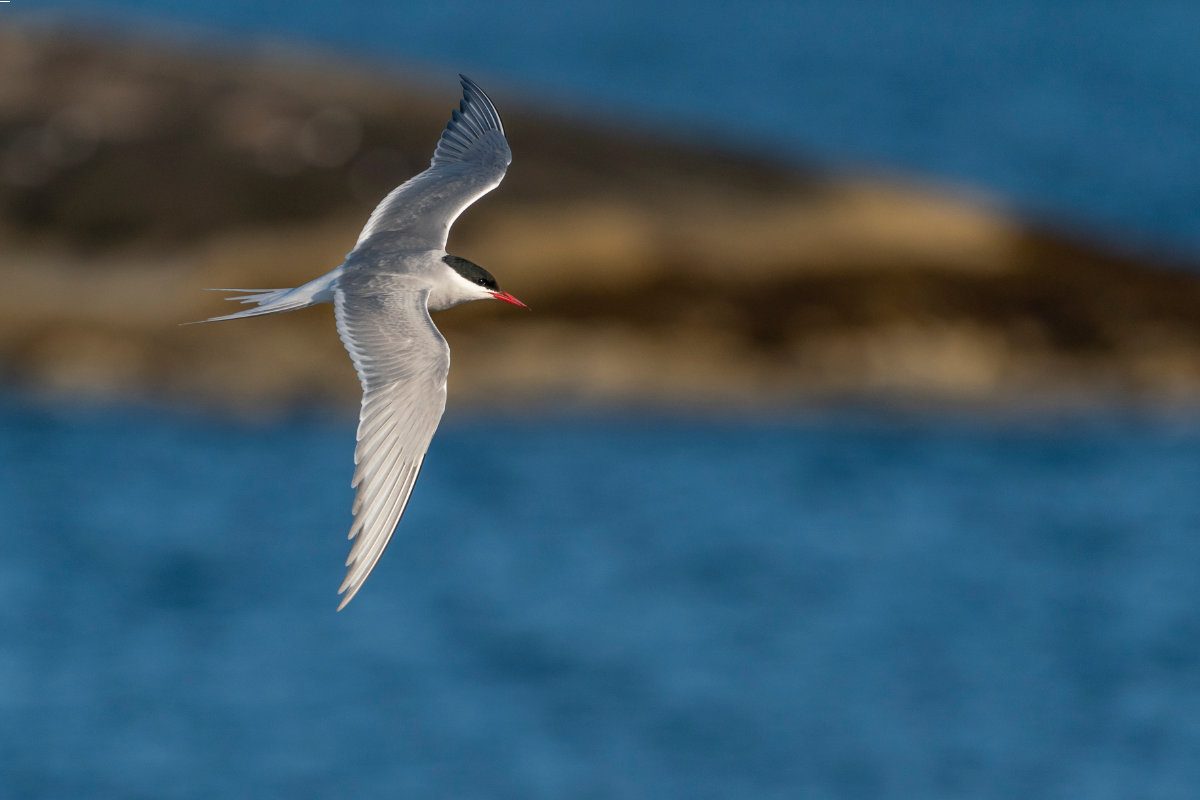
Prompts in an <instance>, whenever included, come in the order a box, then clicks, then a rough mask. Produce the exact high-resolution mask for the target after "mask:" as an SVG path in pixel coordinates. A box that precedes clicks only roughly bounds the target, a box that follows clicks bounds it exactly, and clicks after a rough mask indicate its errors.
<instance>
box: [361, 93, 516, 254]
mask: <svg viewBox="0 0 1200 800" xmlns="http://www.w3.org/2000/svg"><path fill="white" fill-rule="evenodd" d="M458 77H459V78H460V79H461V80H462V87H463V99H462V102H461V103H459V106H458V111H455V112H453V114H451V116H450V122H449V123H448V124H447V125H446V130H444V131H442V138H441V139H439V140H438V143H437V149H436V150H434V151H433V160H432V161H431V162H430V164H429V169H427V170H425V171H424V172H422V173H421V174H420V175H417V176H416V177H415V178H412V179H411V180H409V181H407V182H406V183H403V184H401V185H400V186H398V187H396V188H395V189H393V190H392V192H391V194H389V195H388V196H387V197H385V198H383V202H382V203H380V204H379V205H378V206H377V207H376V208H375V210H374V211H373V212H371V217H370V219H368V220H367V225H366V227H365V228H363V230H362V233H360V234H359V235H358V241H357V242H356V243H355V245H354V246H355V247H358V246H359V245H361V244H362V243H363V242H365V241H366V240H367V239H369V238H371V236H372V235H374V234H376V233H378V232H380V231H394V232H399V233H403V234H405V235H406V236H407V238H408V239H409V240H410V241H411V242H412V247H413V249H414V250H444V249H445V248H446V238H447V236H449V233H450V226H451V225H453V224H454V220H456V219H458V215H459V214H461V213H462V212H463V209H465V208H466V207H467V206H469V205H471V203H474V202H475V201H476V200H478V199H479V198H480V197H483V196H484V195H485V194H487V193H488V192H490V191H491V190H492V189H495V188H496V187H497V186H499V185H500V181H501V180H503V179H504V173H505V171H506V170H507V169H508V165H509V164H510V163H511V162H512V152H511V151H510V150H509V149H508V140H506V139H505V138H504V126H503V125H502V124H501V123H500V114H499V113H498V112H497V111H496V107H495V106H494V105H492V101H491V100H490V99H489V98H488V96H487V95H486V94H484V93H483V90H482V89H480V88H479V87H478V86H476V85H475V82H474V81H472V80H471V79H470V78H468V77H466V76H465V75H459V76H458Z"/></svg>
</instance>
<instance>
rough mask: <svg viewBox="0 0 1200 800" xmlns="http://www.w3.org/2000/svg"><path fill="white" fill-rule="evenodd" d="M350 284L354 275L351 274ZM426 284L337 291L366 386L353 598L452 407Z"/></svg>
mask: <svg viewBox="0 0 1200 800" xmlns="http://www.w3.org/2000/svg"><path fill="white" fill-rule="evenodd" d="M346 282H347V283H349V282H350V281H349V279H346ZM428 298H429V291H428V290H427V289H416V288H412V289H405V288H402V289H400V290H395V289H392V290H390V291H369V290H367V288H364V287H355V286H354V285H348V286H346V287H345V288H342V287H339V288H338V289H337V290H336V291H335V292H334V314H335V316H336V318H337V329H338V335H339V336H341V338H342V343H343V344H344V345H345V346H346V350H347V352H349V354H350V359H351V361H353V362H354V369H355V370H356V371H357V372H358V379H359V381H360V382H361V383H362V387H363V400H362V410H361V413H360V414H359V422H358V445H357V447H356V448H355V451H354V463H355V465H356V467H355V471H354V480H353V484H352V485H353V486H355V487H357V489H358V492H357V494H356V495H355V499H354V523H353V524H352V525H351V527H350V533H349V538H350V539H354V540H355V542H354V545H353V546H352V547H351V549H350V555H349V557H348V558H347V559H346V578H345V580H344V581H343V582H342V585H341V587H340V588H339V589H338V593H339V594H343V593H344V594H345V597H343V598H342V601H341V604H340V605H339V606H338V610H339V611H340V610H341V609H343V608H345V606H346V604H347V603H349V602H350V600H351V599H353V598H354V595H355V594H357V593H358V590H359V589H360V588H362V585H363V582H364V581H366V579H367V576H368V575H370V574H371V570H372V569H374V568H375V565H376V564H377V563H378V562H379V557H380V556H381V555H383V551H384V549H385V548H386V547H387V545H388V542H389V541H390V540H391V538H392V532H393V531H394V530H395V529H396V524H397V523H398V522H399V521H400V516H401V515H402V514H403V513H404V508H405V506H406V505H407V504H408V498H409V495H410V494H411V493H412V489H413V484H414V483H416V480H417V474H418V473H419V472H420V470H421V463H422V462H423V461H424V459H425V452H426V450H427V449H428V448H429V442H430V440H432V439H433V434H434V431H436V430H437V426H438V422H439V421H440V420H441V418H442V412H443V411H444V410H445V408H446V376H447V374H448V373H449V370H450V349H449V347H447V345H446V340H445V339H444V338H443V337H442V335H441V333H440V332H439V331H438V329H437V328H436V327H435V326H434V324H433V320H431V319H430V318H429V309H428V306H427V303H428Z"/></svg>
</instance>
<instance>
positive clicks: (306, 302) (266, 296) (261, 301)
mask: <svg viewBox="0 0 1200 800" xmlns="http://www.w3.org/2000/svg"><path fill="white" fill-rule="evenodd" d="M339 271H340V268H339V269H335V270H333V271H332V272H327V273H325V274H324V275H322V276H321V277H319V278H316V279H315V280H311V281H309V282H308V283H306V284H304V285H303V286H297V287H296V288H294V289H209V291H210V292H240V294H236V295H234V296H233V297H227V298H225V299H226V300H232V301H234V302H235V303H241V304H243V305H253V308H247V309H246V310H245V311H237V312H234V313H233V314H224V315H222V316H219V317H209V318H208V319H202V320H200V322H220V321H222V320H227V319H242V318H243V317H259V316H262V315H263V314H278V313H279V312H281V311H295V310H296V309H298V308H307V307H308V306H312V305H316V304H317V303H328V302H330V301H331V300H333V283H334V281H335V280H337V276H338V272H339ZM186 324H195V323H186Z"/></svg>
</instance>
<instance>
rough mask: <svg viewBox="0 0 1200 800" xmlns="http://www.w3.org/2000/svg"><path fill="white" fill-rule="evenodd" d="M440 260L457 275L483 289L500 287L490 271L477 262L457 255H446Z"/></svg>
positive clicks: (493, 289)
mask: <svg viewBox="0 0 1200 800" xmlns="http://www.w3.org/2000/svg"><path fill="white" fill-rule="evenodd" d="M442 261H444V262H446V264H447V265H449V267H450V268H451V269H453V270H454V271H455V272H457V273H458V274H459V275H462V276H463V277H464V278H466V279H467V280H469V281H470V282H471V283H475V284H478V285H479V286H482V287H483V288H485V289H491V290H492V291H493V292H495V291H499V290H500V287H499V285H497V283H496V279H495V278H493V277H492V273H490V272H488V271H487V270H486V269H484V268H483V267H481V266H479V265H478V264H474V263H472V262H470V261H467V260H466V259H465V258H459V257H458V256H452V255H446V256H445V257H443V258H442Z"/></svg>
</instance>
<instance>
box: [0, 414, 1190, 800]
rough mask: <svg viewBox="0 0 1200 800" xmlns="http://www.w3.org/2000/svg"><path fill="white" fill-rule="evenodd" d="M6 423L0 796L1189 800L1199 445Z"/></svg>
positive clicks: (618, 427) (572, 424) (848, 432)
mask: <svg viewBox="0 0 1200 800" xmlns="http://www.w3.org/2000/svg"><path fill="white" fill-rule="evenodd" d="M352 445H353V419H351V418H350V417H349V416H346V417H341V416H334V417H326V416H320V415H314V414H309V415H303V414H302V415H297V416H292V417H289V418H286V419H281V420H275V421H265V422H264V421H260V422H247V421H230V420H227V419H223V418H218V417H211V416H204V415H197V414H186V413H181V412H168V411H160V410H154V409H147V408H91V409H79V408H71V407H66V406H62V405H55V404H47V403H42V402H36V403H35V402H34V401H31V400H26V399H21V398H13V397H11V396H10V397H9V398H8V399H6V400H4V401H3V402H2V403H0V470H2V472H0V520H2V521H3V529H4V530H3V535H2V536H0V797H3V798H83V797H87V798H214V797H255V798H330V797H371V798H374V797H389V798H391V797H421V798H427V797H438V798H441V797H445V798H514V799H516V798H667V797H678V798H756V799H758V798H797V797H805V798H871V799H872V800H876V799H877V798H921V799H922V800H935V799H936V798H967V797H969V798H997V799H998V800H999V799H1001V798H1003V799H1004V800H1009V799H1010V798H1014V797H1021V798H1034V799H1037V798H1064V800H1065V799H1068V798H1069V799H1070V800H1079V799H1080V798H1089V799H1099V798H1112V800H1126V799H1127V798H1131V797H1138V798H1156V799H1160V798H1161V799H1165V798H1180V799H1181V800H1183V799H1185V798H1187V799H1190V798H1194V797H1196V796H1197V787H1200V492H1198V491H1197V484H1198V479H1200V420H1196V419H1190V420H1189V419H1168V418H1154V417H1145V416H1139V415H1134V414H1119V413H1113V414H1093V415H1088V416H1082V417H1076V418H1073V419H1065V418H1063V419H1032V418H1025V419H1022V418H1013V419H1007V420H1002V419H992V420H986V421H985V420H981V419H967V418H963V419H956V418H953V417H950V418H947V417H945V416H940V417H937V418H934V417H932V416H920V415H913V416H906V415H900V414H896V413H865V412H864V413H861V414H856V413H849V412H841V413H834V412H829V413H817V412H812V413H807V414H802V415H796V416H791V417H786V418H779V419H773V420H772V419H767V420H759V421H742V422H721V421H714V420H711V419H710V420H705V419H691V420H689V419H680V418H678V417H671V416H668V415H661V414H660V415H646V414H637V413H633V412H628V413H625V414H622V415H607V416H590V417H576V416H563V417H560V418H549V419H547V418H540V419H536V420H533V419H525V418H521V417H501V418H491V417H483V416H458V417H454V418H451V419H449V420H448V421H447V423H446V424H445V425H444V426H443V429H442V431H441V433H440V434H439V436H438V438H437V439H436V440H435V442H434V446H433V449H432V451H431V454H430V456H429V459H428V461H427V462H426V468H425V470H424V474H423V475H422V478H421V480H420V482H419V483H418V486H417V491H416V494H415V496H414V499H413V501H412V505H411V507H410V510H409V511H408V513H407V515H406V517H405V519H404V521H403V523H402V525H401V528H400V532H399V533H398V535H397V537H396V539H395V540H394V541H393V543H392V545H391V547H390V549H389V550H388V552H387V553H386V555H385V556H384V559H383V561H382V562H381V564H380V566H379V568H378V569H377V571H376V572H375V574H374V575H373V576H372V578H371V580H370V581H369V582H368V583H367V585H366V587H365V589H364V590H363V592H362V593H361V594H360V595H359V596H358V598H357V599H356V600H355V601H354V603H352V604H351V605H350V607H349V608H348V609H347V610H346V611H344V612H342V613H341V614H337V613H335V612H334V607H335V605H336V596H335V589H336V587H337V585H338V583H339V581H340V578H341V564H342V561H343V558H344V556H345V553H346V542H345V540H344V538H343V534H344V532H345V530H346V529H347V526H348V524H349V521H350V520H349V513H348V510H349V505H350V501H351V493H350V489H349V487H348V479H349V476H350V472H351V463H350V461H351V448H352Z"/></svg>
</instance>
